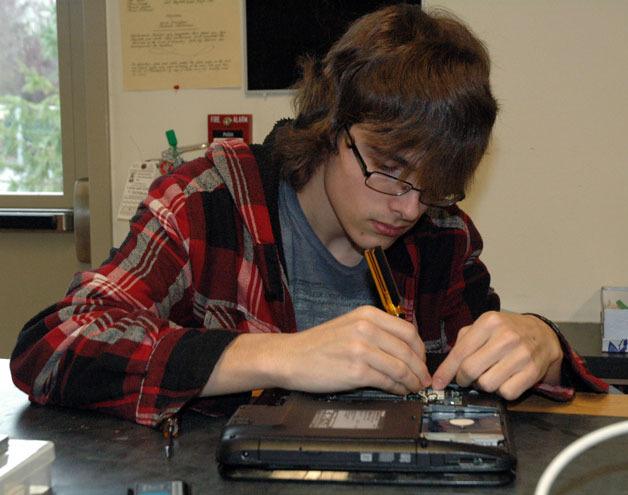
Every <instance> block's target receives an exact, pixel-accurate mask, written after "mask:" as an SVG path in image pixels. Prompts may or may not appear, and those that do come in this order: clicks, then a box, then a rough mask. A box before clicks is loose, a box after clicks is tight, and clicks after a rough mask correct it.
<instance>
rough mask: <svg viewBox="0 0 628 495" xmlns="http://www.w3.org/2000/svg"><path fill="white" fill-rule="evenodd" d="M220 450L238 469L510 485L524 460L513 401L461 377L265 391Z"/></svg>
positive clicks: (240, 475)
mask: <svg viewBox="0 0 628 495" xmlns="http://www.w3.org/2000/svg"><path fill="white" fill-rule="evenodd" d="M217 460H218V465H219V469H220V472H221V474H222V475H223V476H225V477H228V478H232V479H248V480H251V479H256V480H260V479H264V480H299V481H309V482H321V481H328V482H341V483H388V484H401V485H433V486H437V485H456V486H496V485H504V484H507V483H509V482H511V481H512V480H513V479H514V476H515V465H516V458H515V455H514V450H513V443H512V438H511V434H510V430H509V426H508V421H507V414H506V409H505V407H504V403H503V401H502V400H501V399H499V398H498V397H497V396H495V395H491V394H483V393H479V392H477V391H474V390H469V389H461V388H457V387H450V388H447V389H446V390H444V391H434V390H429V389H428V390H426V391H424V392H420V393H416V394H410V395H407V396H403V397H400V396H395V395H391V394H387V393H385V392H381V391H378V390H374V389H363V390H357V391H354V392H349V393H340V394H305V393H298V392H286V391H282V390H269V391H265V392H264V393H263V394H262V395H261V396H260V397H259V398H258V399H257V400H256V401H255V402H254V403H252V404H250V405H245V406H241V407H240V408H239V409H238V410H237V411H236V413H235V414H234V415H233V416H232V417H231V419H230V420H229V422H228V423H227V425H226V426H225V428H224V429H223V432H222V437H221V441H220V445H219V448H218V451H217Z"/></svg>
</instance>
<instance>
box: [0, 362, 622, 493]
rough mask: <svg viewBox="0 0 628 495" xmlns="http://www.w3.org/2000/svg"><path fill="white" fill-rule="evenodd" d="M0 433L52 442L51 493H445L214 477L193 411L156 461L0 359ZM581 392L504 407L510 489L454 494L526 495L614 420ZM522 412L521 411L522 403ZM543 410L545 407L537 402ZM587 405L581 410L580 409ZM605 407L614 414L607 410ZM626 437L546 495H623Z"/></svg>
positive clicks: (211, 440)
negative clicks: (147, 487) (18, 384)
mask: <svg viewBox="0 0 628 495" xmlns="http://www.w3.org/2000/svg"><path fill="white" fill-rule="evenodd" d="M0 397H1V399H0V401H1V402H0V404H1V405H0V433H4V434H8V435H9V436H10V437H11V438H23V439H38V440H50V441H52V442H54V444H55V452H56V459H55V461H54V463H53V465H52V478H53V489H54V493H55V494H56V495H75V494H76V495H78V494H82V495H92V494H102V495H109V494H111V495H114V494H124V493H126V487H127V486H130V485H132V484H133V483H135V482H137V481H141V480H149V481H156V480H167V479H182V480H185V481H187V482H188V483H189V484H190V485H191V487H192V492H193V494H194V495H198V494H201V493H211V494H230V495H238V494H247V495H251V494H252V493H258V492H261V491H263V490H268V491H271V492H272V493H273V494H304V495H305V494H311V493H317V494H318V493H320V494H333V495H342V494H373V495H385V494H393V493H394V494H416V493H419V492H420V493H428V494H429V493H436V494H443V493H451V491H452V489H451V488H448V489H445V488H424V487H420V488H418V487H396V486H382V485H379V486H376V485H338V484H330V483H326V484H306V483H299V482H248V481H247V482H244V481H230V480H225V479H222V478H221V477H220V475H219V474H218V471H217V468H216V462H215V451H216V447H217V445H218V440H219V437H220V431H221V428H222V427H223V425H224V424H225V421H226V419H225V418H209V417H205V416H201V415H199V414H195V413H187V414H185V415H183V418H182V424H181V436H180V437H179V438H178V439H177V440H176V442H175V449H174V455H173V457H172V458H171V459H166V458H165V455H164V440H163V437H162V436H161V433H160V432H158V431H156V430H153V429H150V428H146V427H143V426H139V425H136V424H134V423H131V422H129V421H124V420H121V419H119V418H114V417H110V416H106V415H103V414H99V413H95V412H91V411H80V410H73V409H64V408H59V407H41V406H36V405H30V404H29V402H28V400H27V398H26V396H25V395H24V394H23V393H22V392H20V391H19V390H17V389H16V388H15V387H14V386H13V384H12V383H11V380H10V377H9V370H8V360H6V359H4V360H0ZM587 397H588V395H582V396H581V398H580V400H579V403H573V404H571V405H567V406H565V405H563V406H560V407H562V411H560V412H563V414H550V413H547V412H541V413H539V412H524V411H526V410H541V411H543V407H546V408H547V410H550V409H551V407H556V404H555V403H552V402H551V401H548V400H546V399H542V398H538V397H530V398H529V399H526V400H523V401H519V402H518V403H515V404H512V411H511V413H510V421H511V423H512V426H513V433H514V443H515V446H516V452H517V458H518V468H517V478H516V480H515V482H514V483H512V484H510V485H508V486H506V487H500V488H493V489H484V488H475V489H456V490H455V492H456V494H465V493H468V494H479V493H482V494H486V493H488V494H494V493H495V494H526V495H527V494H531V493H533V491H534V487H535V486H536V483H537V481H538V479H539V477H540V476H541V474H542V472H543V470H544V468H545V467H546V466H547V465H548V463H549V462H550V461H551V460H552V459H553V458H554V456H556V455H557V454H558V453H559V452H560V451H561V450H562V449H563V448H564V447H566V446H567V445H568V444H570V443H571V442H573V441H574V440H576V439H577V438H579V437H581V436H582V435H584V434H586V433H588V432H590V431H593V430H595V429H597V428H600V427H603V426H605V425H608V424H611V423H615V422H617V421H619V420H620V418H619V417H616V416H615V417H614V416H592V415H588V414H583V413H587V409H586V407H584V408H583V404H587ZM591 399H592V400H594V402H592V404H594V405H595V407H596V408H597V409H600V408H604V407H610V409H606V410H605V409H602V410H603V411H610V412H608V414H614V412H619V413H624V414H623V415H624V416H626V415H628V396H627V395H615V396H595V397H591ZM528 401H530V402H529V404H531V407H528V409H526V404H528ZM544 405H545V406H544ZM588 407H591V404H589V406H588ZM613 411H614V412H613ZM627 453H628V436H622V437H619V438H615V439H612V440H609V441H607V442H605V443H602V444H600V445H598V446H595V447H593V448H592V449H591V450H589V451H587V452H586V453H584V454H583V455H582V456H580V457H579V458H577V459H575V460H574V461H573V462H572V463H571V464H570V465H569V466H568V467H567V468H566V470H565V471H563V473H561V475H560V477H559V479H558V481H557V484H556V486H555V490H556V491H553V492H552V493H560V494H561V495H567V494H569V495H573V494H585V493H596V491H597V492H599V493H604V494H605V495H607V494H614V493H628V492H627V491H626V487H627V486H628V454H627Z"/></svg>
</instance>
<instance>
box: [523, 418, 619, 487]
mask: <svg viewBox="0 0 628 495" xmlns="http://www.w3.org/2000/svg"><path fill="white" fill-rule="evenodd" d="M626 433H628V421H620V422H619V423H614V424H612V425H608V426H604V427H603V428H600V429H598V430H595V431H592V432H591V433H587V434H586V435H585V436H583V437H581V438H579V439H578V440H576V441H575V442H573V443H571V444H570V445H568V446H567V447H566V448H564V449H563V450H562V451H561V452H560V453H559V454H558V455H557V456H556V457H554V459H553V460H552V462H550V464H549V466H547V467H546V468H545V471H543V474H542V475H541V478H540V479H539V482H538V483H537V485H536V490H535V491H534V495H548V493H549V491H550V488H551V487H552V484H553V483H554V481H555V480H556V477H557V476H558V474H559V473H560V472H561V471H562V470H563V469H564V467H565V466H566V465H567V464H568V463H569V462H570V461H571V460H572V459H573V458H574V457H576V456H578V455H580V454H581V453H582V452H584V451H585V450H587V449H588V448H590V447H593V446H594V445H595V444H598V443H600V442H603V441H604V440H607V439H609V438H612V437H615V436H619V435H623V434H626Z"/></svg>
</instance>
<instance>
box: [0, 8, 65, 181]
mask: <svg viewBox="0 0 628 495" xmlns="http://www.w3.org/2000/svg"><path fill="white" fill-rule="evenodd" d="M0 16H1V17H2V18H3V19H10V20H9V21H8V22H7V26H5V30H4V33H2V34H0V193H10V192H22V193H28V192H61V191H62V190H63V171H62V162H61V120H60V105H59V84H58V62H57V29H56V9H55V2H54V0H2V2H0Z"/></svg>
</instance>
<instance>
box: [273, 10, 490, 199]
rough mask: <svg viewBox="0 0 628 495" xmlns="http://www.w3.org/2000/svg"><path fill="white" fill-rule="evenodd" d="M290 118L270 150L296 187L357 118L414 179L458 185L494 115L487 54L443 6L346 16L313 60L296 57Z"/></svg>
mask: <svg viewBox="0 0 628 495" xmlns="http://www.w3.org/2000/svg"><path fill="white" fill-rule="evenodd" d="M301 68H302V71H303V74H302V78H301V80H300V81H299V82H298V83H297V84H296V86H295V89H296V95H295V98H294V101H293V105H294V109H295V114H296V118H295V120H294V121H293V122H292V124H291V125H285V126H283V127H282V128H281V129H279V131H278V133H277V136H276V140H275V157H276V159H278V160H280V162H281V163H282V167H283V169H282V173H283V176H284V177H285V178H286V179H287V180H288V181H289V182H290V184H291V185H292V187H294V188H295V189H296V190H299V189H301V188H302V187H303V186H304V185H305V184H306V183H307V182H308V181H309V180H310V178H311V177H312V175H313V173H314V171H315V170H316V169H317V168H318V167H319V166H320V165H321V164H322V163H324V162H325V161H326V160H327V159H328V158H329V157H330V156H331V155H332V154H335V153H337V151H338V148H337V142H338V133H339V132H340V129H341V128H342V126H343V125H347V126H351V125H353V124H361V125H362V126H363V127H364V128H365V129H366V130H367V131H370V132H371V133H372V135H373V137H374V141H372V142H371V141H370V144H372V145H373V146H376V147H378V148H380V149H381V150H382V151H383V152H385V153H391V154H396V153H399V152H400V151H401V152H405V153H406V157H409V158H410V160H411V163H414V164H415V166H416V169H417V171H418V179H419V184H421V187H423V188H428V189H430V190H431V191H433V192H434V193H436V194H448V193H452V192H461V191H464V189H465V186H466V185H467V182H468V180H469V179H470V178H471V177H472V175H473V172H474V171H475V169H476V167H477V165H478V164H479V162H480V160H481V158H482V156H483V154H484V152H485V150H486V146H487V144H488V140H489V137H490V133H491V129H492V127H493V124H494V122H495V117H496V114H497V103H496V101H495V99H494V98H493V95H492V93H491V88H490V82H489V72H490V61H489V57H488V53H487V51H486V49H485V47H484V45H483V44H482V42H481V41H480V40H478V39H477V38H476V37H475V36H474V35H473V34H472V33H471V32H470V31H469V29H468V28H467V27H466V26H465V25H464V24H463V23H462V22H460V21H459V20H457V19H456V18H455V17H453V16H452V15H451V14H449V13H446V12H443V11H434V12H431V13H426V12H424V11H422V10H421V9H420V7H418V6H416V5H409V4H398V5H394V6H390V7H386V8H383V9H381V10H378V11H375V12H373V13H370V14H367V15H365V16H363V17H361V18H360V19H358V20H357V21H355V22H354V23H353V24H352V25H351V26H350V27H349V29H348V30H347V32H346V33H345V34H344V35H343V36H342V37H341V38H340V39H339V40H338V41H337V42H336V43H335V44H334V45H333V46H332V47H331V49H330V50H329V52H328V53H327V55H326V56H325V58H324V59H323V60H322V61H316V60H314V59H312V58H307V59H304V60H302V61H301Z"/></svg>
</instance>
